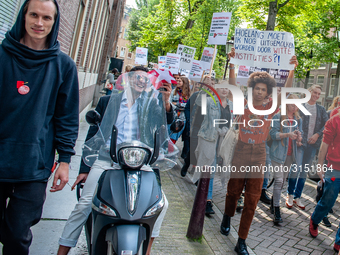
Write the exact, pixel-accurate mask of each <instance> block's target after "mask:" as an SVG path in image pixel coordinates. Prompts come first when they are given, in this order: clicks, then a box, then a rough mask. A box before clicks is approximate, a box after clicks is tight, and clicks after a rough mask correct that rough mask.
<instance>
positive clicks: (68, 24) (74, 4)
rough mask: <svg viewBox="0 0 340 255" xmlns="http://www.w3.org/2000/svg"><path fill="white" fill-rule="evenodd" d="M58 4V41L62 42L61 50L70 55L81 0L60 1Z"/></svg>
mask: <svg viewBox="0 0 340 255" xmlns="http://www.w3.org/2000/svg"><path fill="white" fill-rule="evenodd" d="M58 4H59V8H60V28H59V36H58V40H59V42H60V46H61V50H62V51H63V52H64V53H66V54H70V49H71V45H72V39H73V33H74V30H75V24H76V21H77V14H78V8H79V0H59V1H58Z"/></svg>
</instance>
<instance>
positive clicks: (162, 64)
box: [158, 56, 166, 69]
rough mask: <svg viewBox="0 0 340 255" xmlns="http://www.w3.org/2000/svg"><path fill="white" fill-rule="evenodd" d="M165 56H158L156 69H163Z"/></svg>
mask: <svg viewBox="0 0 340 255" xmlns="http://www.w3.org/2000/svg"><path fill="white" fill-rule="evenodd" d="M165 62H166V56H158V69H165Z"/></svg>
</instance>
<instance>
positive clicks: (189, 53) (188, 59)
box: [177, 44, 196, 70]
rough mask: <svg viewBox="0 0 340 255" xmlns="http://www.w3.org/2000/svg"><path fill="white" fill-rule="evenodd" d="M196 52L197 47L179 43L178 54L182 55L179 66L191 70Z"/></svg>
mask: <svg viewBox="0 0 340 255" xmlns="http://www.w3.org/2000/svg"><path fill="white" fill-rule="evenodd" d="M195 52H196V48H193V47H189V46H185V45H182V44H178V47H177V54H179V55H180V56H181V61H180V64H179V68H181V69H185V70H190V69H191V65H192V61H193V60H194V57H195Z"/></svg>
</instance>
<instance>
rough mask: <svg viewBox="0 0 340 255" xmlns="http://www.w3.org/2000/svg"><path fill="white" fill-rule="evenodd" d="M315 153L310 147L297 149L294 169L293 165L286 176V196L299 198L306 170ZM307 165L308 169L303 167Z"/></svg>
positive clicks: (314, 149)
mask: <svg viewBox="0 0 340 255" xmlns="http://www.w3.org/2000/svg"><path fill="white" fill-rule="evenodd" d="M315 153H316V148H314V147H312V146H311V145H307V146H306V147H304V146H301V147H298V149H297V152H296V169H295V165H294V164H293V165H292V167H291V168H290V173H289V176H288V195H294V198H300V197H301V194H302V190H303V187H304V186H305V182H306V177H307V173H308V168H309V167H310V164H311V162H312V159H313V158H314V156H315ZM306 164H308V165H309V166H308V168H305V167H304V166H305V165H306Z"/></svg>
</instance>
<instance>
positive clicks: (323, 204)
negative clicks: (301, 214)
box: [312, 174, 340, 245]
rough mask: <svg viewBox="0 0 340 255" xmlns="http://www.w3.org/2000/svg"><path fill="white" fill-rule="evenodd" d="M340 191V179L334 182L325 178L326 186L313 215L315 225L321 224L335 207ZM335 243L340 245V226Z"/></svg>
mask: <svg viewBox="0 0 340 255" xmlns="http://www.w3.org/2000/svg"><path fill="white" fill-rule="evenodd" d="M339 191H340V178H335V180H334V181H332V180H331V178H330V177H327V174H326V178H325V186H324V190H323V195H322V197H321V199H320V200H319V202H318V203H317V205H316V207H315V209H314V212H313V214H312V221H313V223H314V224H319V223H320V222H321V221H322V219H323V218H324V217H325V216H327V214H328V212H329V210H330V209H331V208H332V207H333V206H334V203H335V201H336V199H337V197H338V194H339ZM335 243H336V244H338V245H340V226H339V228H338V232H337V233H336V237H335Z"/></svg>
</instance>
